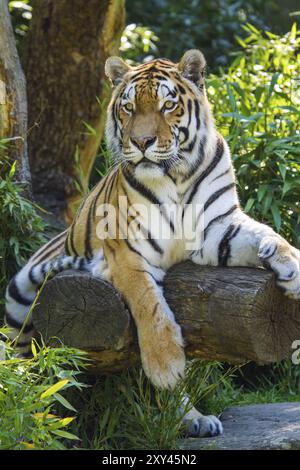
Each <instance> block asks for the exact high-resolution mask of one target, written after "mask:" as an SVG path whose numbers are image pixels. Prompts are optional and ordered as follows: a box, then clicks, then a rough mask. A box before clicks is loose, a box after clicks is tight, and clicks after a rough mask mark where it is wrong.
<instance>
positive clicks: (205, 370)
mask: <svg viewBox="0 0 300 470" xmlns="http://www.w3.org/2000/svg"><path fill="white" fill-rule="evenodd" d="M234 371H235V369H234V370H233V369H229V370H227V371H226V370H224V368H223V366H222V365H221V364H220V363H218V362H216V361H214V362H205V361H201V360H195V361H192V362H191V363H190V364H189V367H188V370H187V375H186V380H185V383H184V386H183V384H179V385H178V386H177V387H176V389H175V390H174V391H172V392H170V391H167V390H164V391H161V390H157V389H154V388H153V387H152V386H151V384H150V383H149V381H148V379H147V378H146V377H145V375H144V373H143V372H142V371H141V370H140V369H136V370H132V371H130V372H124V373H123V374H120V375H119V376H112V377H100V378H99V379H98V380H97V381H96V383H94V384H93V386H92V387H90V388H89V389H87V390H86V392H85V393H84V394H76V396H74V392H72V390H71V394H70V400H71V401H72V403H74V402H75V403H76V407H77V409H80V415H79V419H78V420H77V421H76V423H75V422H74V423H73V425H72V430H73V431H74V432H76V434H77V435H78V436H79V437H80V438H81V441H82V443H81V445H82V447H84V448H91V449H97V450H109V449H118V450H120V449H158V450H162V449H176V444H177V440H178V438H179V437H181V436H182V428H181V419H182V416H183V415H184V414H185V412H187V411H188V407H185V408H182V409H181V410H180V406H181V404H182V395H183V393H184V391H185V389H187V391H188V393H189V396H190V398H191V400H192V402H193V403H198V402H199V403H201V402H202V400H204V399H208V398H209V397H211V396H213V395H214V394H215V393H217V394H221V393H222V390H224V389H225V388H226V387H229V386H230V383H231V382H230V381H231V376H232V374H233V373H234ZM189 406H190V405H189Z"/></svg>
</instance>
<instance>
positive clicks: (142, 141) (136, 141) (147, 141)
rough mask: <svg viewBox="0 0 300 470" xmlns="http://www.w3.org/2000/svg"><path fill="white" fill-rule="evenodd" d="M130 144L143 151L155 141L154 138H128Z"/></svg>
mask: <svg viewBox="0 0 300 470" xmlns="http://www.w3.org/2000/svg"><path fill="white" fill-rule="evenodd" d="M130 139H131V142H132V143H133V145H135V146H136V147H137V148H138V149H139V150H142V151H145V150H146V149H147V148H148V147H151V145H153V144H154V142H155V141H156V137H153V136H152V137H130Z"/></svg>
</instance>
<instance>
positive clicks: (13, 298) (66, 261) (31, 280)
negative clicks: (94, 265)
mask: <svg viewBox="0 0 300 470" xmlns="http://www.w3.org/2000/svg"><path fill="white" fill-rule="evenodd" d="M34 258H35V257H33V259H32V261H31V260H29V262H28V263H27V264H26V265H25V266H24V267H23V268H22V269H21V270H20V271H19V272H18V273H17V274H16V275H15V276H14V277H13V278H12V279H11V281H10V282H9V284H8V286H7V289H6V295H5V300H6V302H5V317H4V321H5V324H6V325H7V326H8V327H9V338H10V339H11V340H16V338H17V341H16V344H15V345H16V347H17V349H18V352H19V353H20V355H21V356H22V357H26V356H27V357H28V356H30V355H31V340H32V338H33V337H34V335H35V330H34V326H33V322H32V316H31V315H30V317H29V318H28V319H27V321H26V324H25V325H24V326H23V324H24V321H25V319H26V318H27V316H28V313H29V312H30V309H31V306H32V303H33V301H34V299H35V297H36V294H37V291H38V289H39V288H40V287H41V286H42V284H43V283H44V281H45V280H49V279H51V278H52V277H54V276H55V275H56V274H58V273H60V272H62V271H64V270H66V269H76V270H88V260H87V259H86V258H82V257H79V256H66V255H63V256H59V257H56V258H54V259H50V260H49V259H48V260H46V261H44V262H35V259H34ZM21 330H22V333H21V334H20V332H21Z"/></svg>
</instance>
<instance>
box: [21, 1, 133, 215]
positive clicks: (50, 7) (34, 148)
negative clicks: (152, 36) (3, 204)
mask: <svg viewBox="0 0 300 470" xmlns="http://www.w3.org/2000/svg"><path fill="white" fill-rule="evenodd" d="M123 26H124V0H89V2H86V1H85V0H73V1H72V2H70V1H69V0H59V1H56V0H43V1H40V0H34V1H33V17H32V25H31V31H30V34H29V38H28V47H27V53H26V57H27V58H26V59H25V62H26V76H27V81H28V101H29V123H30V126H31V127H32V130H31V133H30V137H29V149H30V162H31V168H32V178H33V190H34V194H35V196H36V198H37V200H38V202H39V203H40V204H42V205H43V206H44V207H46V208H47V209H49V210H54V211H55V212H57V213H58V214H60V215H61V214H62V213H64V214H65V216H66V218H67V219H68V221H70V220H71V219H72V216H73V213H74V206H75V205H76V204H77V201H78V199H79V197H81V195H80V194H78V190H77V189H76V187H75V184H74V183H75V180H76V179H77V180H78V173H79V172H80V173H81V174H82V175H83V178H82V186H83V187H84V188H86V187H87V183H88V179H89V175H90V171H91V167H92V165H93V162H94V159H95V156H96V153H97V149H98V147H99V143H100V140H101V138H102V135H103V129H104V120H105V111H103V109H102V108H103V106H104V108H105V101H106V100H107V96H108V87H107V86H106V83H105V77H104V63H105V60H106V58H107V57H108V56H109V55H111V54H115V53H116V52H117V48H118V44H119V38H120V34H121V32H122V30H123ZM97 98H99V99H100V101H101V103H102V105H103V106H100V105H99V103H98V101H97ZM84 122H86V123H88V124H89V125H91V126H92V127H93V128H94V129H95V131H96V134H95V135H91V134H89V133H88V130H87V128H86V127H85V125H84ZM75 154H77V155H78V156H79V157H78V158H79V160H78V162H77V163H76V162H75Z"/></svg>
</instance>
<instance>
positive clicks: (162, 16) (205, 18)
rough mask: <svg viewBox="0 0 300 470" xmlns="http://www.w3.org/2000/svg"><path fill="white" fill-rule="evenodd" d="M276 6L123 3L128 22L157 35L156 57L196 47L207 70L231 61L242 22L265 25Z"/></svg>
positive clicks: (256, 0)
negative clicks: (200, 52)
mask: <svg viewBox="0 0 300 470" xmlns="http://www.w3.org/2000/svg"><path fill="white" fill-rule="evenodd" d="M277 9H278V8H276V1H273V0H266V1H264V2H262V1H261V0H252V1H249V0H191V1H189V2H186V1H185V0H176V1H173V0H153V1H152V2H144V4H143V6H142V8H141V5H140V2H139V0H128V1H127V2H126V10H127V19H128V21H129V22H132V23H137V24H138V25H147V26H148V28H149V29H150V30H152V31H153V32H154V33H155V34H156V35H157V36H158V38H159V43H158V50H157V53H156V56H159V57H162V56H163V57H167V58H169V59H172V60H175V61H176V60H178V59H179V58H180V56H181V55H182V54H183V53H184V52H185V51H186V50H187V49H191V48H200V49H201V50H202V51H203V52H204V54H205V56H206V57H207V60H208V64H209V66H210V68H211V69H215V68H216V67H217V66H218V65H228V64H229V63H230V62H231V60H232V51H235V50H236V44H235V35H241V34H243V30H242V27H241V25H242V24H243V23H245V22H251V23H252V24H254V25H255V26H257V27H259V28H266V27H267V26H268V25H269V24H270V18H271V17H272V16H273V15H274V12H275V11H276V10H277ZM284 32H285V31H284Z"/></svg>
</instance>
